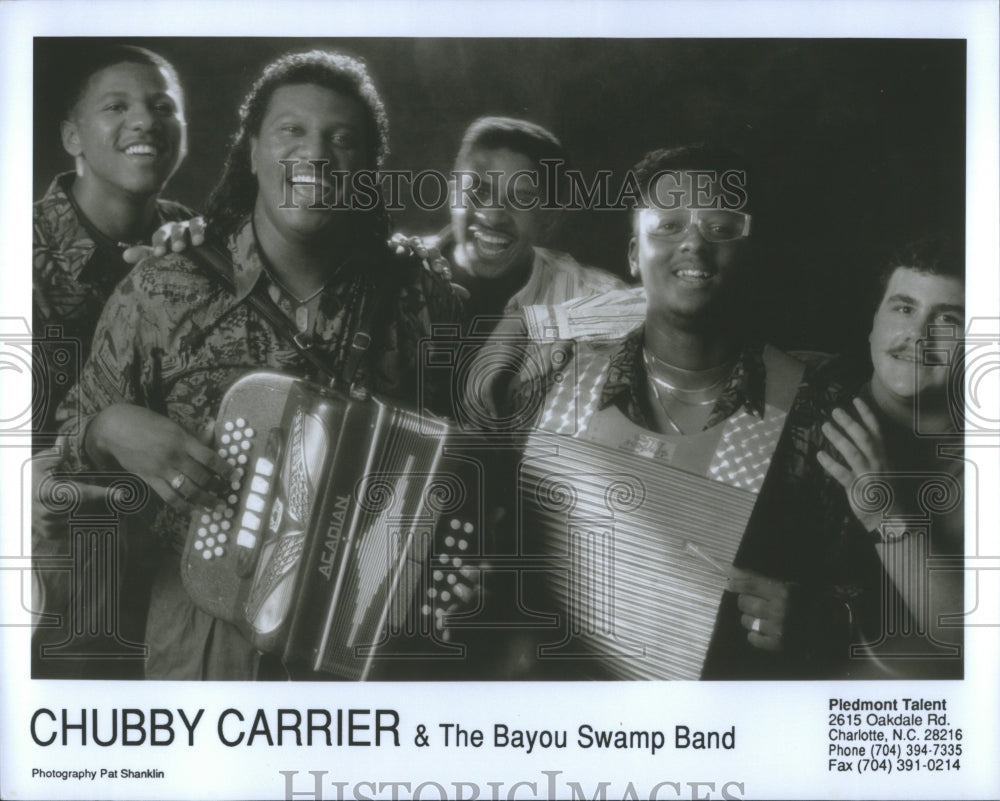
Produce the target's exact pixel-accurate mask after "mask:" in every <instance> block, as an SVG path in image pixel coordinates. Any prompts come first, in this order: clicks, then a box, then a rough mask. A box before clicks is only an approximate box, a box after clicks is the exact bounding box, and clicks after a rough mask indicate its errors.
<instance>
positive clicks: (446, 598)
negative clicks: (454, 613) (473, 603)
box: [441, 590, 451, 603]
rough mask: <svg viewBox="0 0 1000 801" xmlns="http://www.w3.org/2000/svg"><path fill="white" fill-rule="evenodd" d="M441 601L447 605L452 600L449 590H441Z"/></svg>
mask: <svg viewBox="0 0 1000 801" xmlns="http://www.w3.org/2000/svg"><path fill="white" fill-rule="evenodd" d="M441 600H442V601H444V602H445V603H447V602H448V601H450V600H451V593H450V592H448V590H441Z"/></svg>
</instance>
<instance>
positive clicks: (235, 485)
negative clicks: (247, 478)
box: [229, 478, 242, 490]
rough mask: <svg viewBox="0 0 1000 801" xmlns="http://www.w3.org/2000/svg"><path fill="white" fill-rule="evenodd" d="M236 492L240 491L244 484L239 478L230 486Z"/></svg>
mask: <svg viewBox="0 0 1000 801" xmlns="http://www.w3.org/2000/svg"><path fill="white" fill-rule="evenodd" d="M229 486H230V487H232V488H233V489H234V490H238V489H239V488H240V487H241V486H242V482H241V481H240V480H239V479H238V478H234V479H233V480H232V482H230V484H229Z"/></svg>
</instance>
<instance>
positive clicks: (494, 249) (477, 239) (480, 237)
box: [469, 226, 517, 261]
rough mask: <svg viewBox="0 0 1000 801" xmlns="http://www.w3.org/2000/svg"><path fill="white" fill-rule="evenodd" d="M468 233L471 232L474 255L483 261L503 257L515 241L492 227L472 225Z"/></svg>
mask: <svg viewBox="0 0 1000 801" xmlns="http://www.w3.org/2000/svg"><path fill="white" fill-rule="evenodd" d="M469 233H470V234H472V242H473V244H474V246H475V248H476V255H477V256H478V257H479V258H481V259H483V260H485V261H494V260H498V259H502V258H504V257H505V256H506V255H507V253H508V252H509V251H510V250H511V248H513V246H514V243H515V242H516V241H517V239H516V238H515V237H513V236H511V235H510V234H506V233H504V232H502V231H497V230H496V229H493V228H484V227H481V226H472V227H470V228H469Z"/></svg>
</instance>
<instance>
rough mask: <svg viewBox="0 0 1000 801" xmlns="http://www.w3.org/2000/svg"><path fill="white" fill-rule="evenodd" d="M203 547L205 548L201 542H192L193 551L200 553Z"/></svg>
mask: <svg viewBox="0 0 1000 801" xmlns="http://www.w3.org/2000/svg"><path fill="white" fill-rule="evenodd" d="M204 547H205V543H203V542H202V541H201V540H195V541H194V549H195V550H196V551H200V550H201V549H202V548H204Z"/></svg>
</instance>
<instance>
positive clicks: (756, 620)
mask: <svg viewBox="0 0 1000 801" xmlns="http://www.w3.org/2000/svg"><path fill="white" fill-rule="evenodd" d="M750 631H755V632H757V633H758V634H759V633H760V618H759V617H755V618H754V619H753V623H751V624H750Z"/></svg>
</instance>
